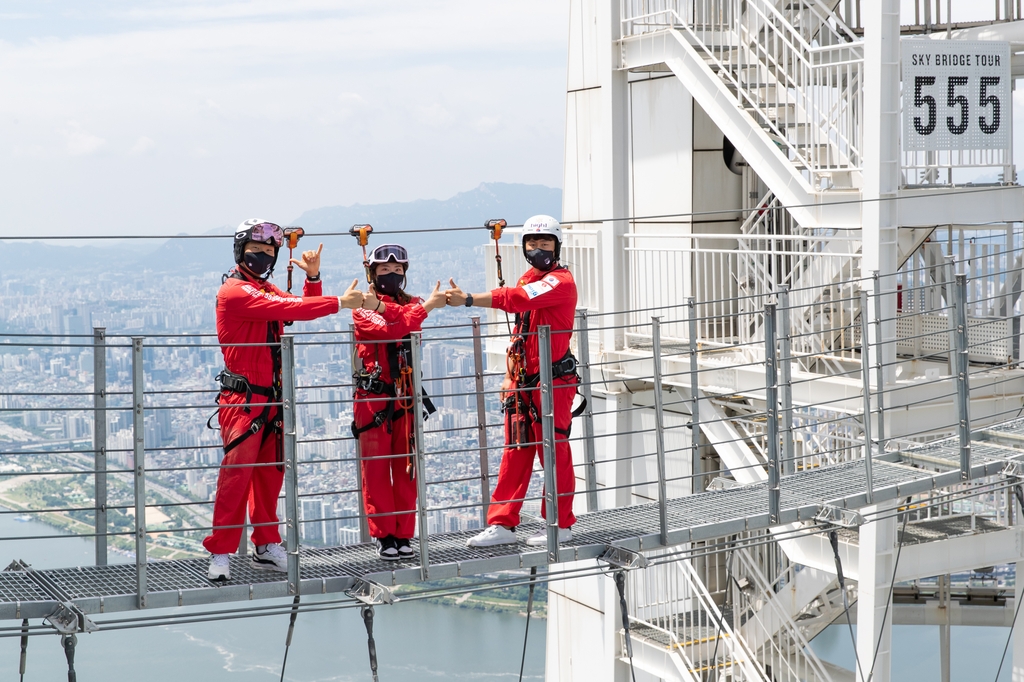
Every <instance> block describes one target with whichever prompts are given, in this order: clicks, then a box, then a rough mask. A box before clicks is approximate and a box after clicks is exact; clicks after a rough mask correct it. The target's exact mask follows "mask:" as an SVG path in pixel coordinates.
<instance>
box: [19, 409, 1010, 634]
mask: <svg viewBox="0 0 1024 682" xmlns="http://www.w3.org/2000/svg"><path fill="white" fill-rule="evenodd" d="M985 431H986V432H987V433H988V434H995V435H998V434H999V432H1000V431H1002V432H1003V433H1016V434H1024V419H1017V420H1014V421H1011V422H1008V423H1006V424H1005V425H1001V426H997V427H989V428H987V429H986V430H985ZM971 450H972V453H971V454H972V466H973V467H975V472H976V473H977V472H978V471H982V472H983V471H984V470H985V469H984V467H988V471H989V472H990V473H991V471H992V465H993V463H995V465H996V466H999V464H998V463H999V462H1002V461H1004V460H1006V459H1007V458H1009V457H1016V456H1017V455H1016V452H1017V451H1015V450H1014V449H1011V448H1008V447H1006V446H996V445H994V444H988V443H986V442H984V441H981V440H975V441H974V442H973V443H972V448H971ZM1019 452H1020V453H1021V454H1024V449H1022V450H1020V451H1019ZM921 457H925V458H927V459H928V461H929V462H932V464H930V465H927V466H928V467H929V468H930V469H935V468H936V466H938V468H939V469H942V470H944V469H945V468H946V464H945V463H946V462H948V463H949V464H948V467H949V468H956V467H958V466H959V458H960V448H959V443H958V441H957V440H956V439H945V440H943V441H938V442H934V443H929V444H927V445H921V446H915V447H914V448H912V449H911V450H908V451H906V452H905V453H901V458H900V459H901V461H902V462H903V463H892V462H889V461H883V460H874V463H873V478H874V489H875V490H876V491H880V490H887V489H888V490H889V491H890V492H889V497H888V498H887V499H892V497H893V496H894V494H893V493H892V488H893V486H907V485H908V484H914V485H919V486H920V489H922V490H923V489H928V488H929V487H931V486H932V484H933V482H934V481H935V480H936V477H937V476H943V475H945V476H946V479H945V480H946V483H945V484H944V485H948V474H942V473H936V472H935V471H931V470H929V468H915V467H913V466H908V464H910V463H913V462H921V461H923V460H922V459H921ZM936 463H939V464H936ZM995 470H996V471H998V469H995ZM866 481H867V478H866V472H865V467H864V462H863V461H855V462H846V463H842V464H836V465H832V466H828V467H822V468H819V469H814V470H809V471H802V472H799V473H796V474H793V475H791V476H785V477H783V478H782V480H781V483H780V492H781V495H780V497H781V508H782V511H783V512H786V511H787V510H788V511H789V512H792V511H793V510H796V509H802V508H806V507H808V506H820V505H823V504H836V505H839V506H844V507H846V506H850V507H855V506H857V505H860V504H862V503H863V496H864V492H865V489H866ZM767 511H768V487H767V485H766V484H759V485H750V486H742V487H735V488H730V489H726V490H715V491H707V492H703V493H699V494H696V495H690V496H686V497H681V498H676V499H672V500H669V501H668V503H667V512H668V522H669V528H670V530H672V531H678V530H686V529H694V528H697V527H702V530H703V532H704V536H707V537H715V535H714V533H716V532H717V533H719V535H725V534H728V533H731V532H735V525H736V524H737V522H739V523H741V524H742V525H743V526H744V527H746V528H748V529H755V528H763V527H765V523H766V516H767ZM658 519H659V513H658V505H657V504H656V503H652V504H646V505H638V506H631V507H626V508H621V509H605V510H600V511H596V512H592V513H589V514H582V515H581V516H580V517H579V519H578V521H577V524H576V525H575V526H574V527H573V539H572V541H570V542H568V543H563V544H562V547H563V548H564V549H570V548H577V549H581V548H587V552H585V553H582V554H578V555H577V556H589V557H593V556H597V555H598V554H599V553H600V550H601V549H603V547H604V546H606V545H609V544H614V543H620V542H628V541H634V540H636V539H637V538H645V537H646V538H648V539H649V538H650V536H652V535H656V534H657V533H658V532H659V530H660V527H659V521H658ZM970 524H971V520H970V517H969V516H958V517H945V518H942V519H929V520H925V521H921V522H915V523H913V524H910V525H909V526H908V528H907V533H906V538H905V539H906V542H908V543H919V542H929V541H933V540H939V539H943V538H947V537H953V536H957V535H963V534H966V533H970V532H984V531H987V530H994V529H995V528H998V527H1000V526H998V525H993V524H994V522H992V521H989V520H988V519H984V518H981V517H976V518H975V520H974V526H973V528H972V527H971V525H970ZM541 530H543V525H542V524H541V523H538V522H528V523H524V524H522V526H521V527H520V528H519V531H518V533H517V535H518V537H519V542H518V543H517V544H515V545H499V546H496V547H488V548H470V547H467V546H466V540H467V539H468V538H470V537H472V535H474V534H475V533H477V532H478V531H466V532H460V533H444V534H438V535H433V536H431V537H430V538H429V545H428V547H429V551H430V567H431V569H432V570H433V569H434V568H435V567H442V566H448V567H449V568H448V569H447V571H446V572H447V574H449V575H455V574H457V575H472V574H473V573H474V571H475V572H477V573H479V572H488V573H489V572H494V571H497V570H514V569H517V568H519V567H520V566H522V565H523V560H524V556H525V555H530V559H529V564H528V565H537V564H543V563H546V553H545V548H544V547H528V546H527V545H526V544H525V539H526V538H527V537H529V536H530V535H533V534H534V533H536V532H538V531H541ZM854 535H856V534H855V533H854ZM417 542H418V541H417V540H413V549H415V550H416V551H417V556H415V557H413V558H411V559H409V560H405V561H394V562H392V561H383V560H381V559H380V558H378V557H377V554H376V551H375V549H374V547H373V545H371V544H361V545H347V546H343V547H328V548H304V549H302V550H301V553H300V576H301V577H302V579H303V580H310V579H314V580H315V579H324V580H326V579H329V578H342V579H350V578H356V577H364V576H378V577H379V576H380V575H381V574H387V573H389V572H391V573H392V576H393V579H392V580H391V581H390V582H391V583H393V584H398V583H402V582H405V583H408V582H415V581H417V580H418V578H417V577H416V571H415V570H413V571H410V570H408V569H417V568H419V565H420V560H419V557H418V551H419V547H418V544H417ZM654 546H656V543H655V545H653V546H650V548H654ZM644 548H645V550H646V549H648V548H649V545H647V544H645V545H644ZM562 558H563V559H564V558H565V554H563V555H562ZM206 571H207V560H206V559H188V560H173V561H153V562H150V563H148V564H147V586H148V592H149V593H150V594H155V593H162V592H169V593H176V592H178V591H186V590H190V591H194V592H193V593H192V594H193V596H194V599H193V600H192V601H191V602H190V603H208V602H215V601H222V600H223V599H236V598H240V597H238V596H237V595H238V590H237V589H236V590H234V591H230V590H229V591H227V592H219V588H223V587H231V586H239V585H242V586H244V585H250V586H252V585H260V584H267V583H283V582H285V581H286V576H285V574H283V573H280V572H276V571H267V570H259V569H256V568H253V566H252V564H251V562H250V560H249V558H248V557H246V556H238V555H232V556H231V576H232V579H231V580H230V581H227V582H225V583H214V582H211V581H210V580H208V579H207V577H206ZM441 572H442V573H444V572H445V571H441ZM32 575H33V573H32V572H20V571H0V603H12V602H22V603H26V602H48V601H52V600H53V599H55V598H57V597H56V596H55V595H51V594H49V591H48V590H47V589H45V588H43V587H42V586H41V584H46V585H53V586H54V588H55V589H56V590H57V591H59V593H60V594H62V595H66V597H67V598H69V599H86V598H92V597H112V596H125V595H134V594H136V591H137V583H136V569H135V566H134V565H130V564H116V565H109V566H83V567H79V568H61V569H49V570H43V571H39V572H38V576H37V577H38V578H39V579H38V580H34V579H33V578H32ZM378 579H379V578H378ZM350 582H351V581H343V584H350ZM384 582H386V581H384ZM325 585H326V583H325ZM332 589H338V587H337V584H335V586H334V587H333V588H332ZM252 594H253V592H252V590H251V589H250V591H249V595H250V597H251V596H252ZM638 634H639V633H638ZM651 636H652V637H655V635H653V634H651Z"/></svg>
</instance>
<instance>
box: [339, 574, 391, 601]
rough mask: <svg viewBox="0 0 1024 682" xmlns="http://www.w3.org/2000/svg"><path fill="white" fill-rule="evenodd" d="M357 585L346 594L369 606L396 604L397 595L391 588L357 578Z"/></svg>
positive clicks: (346, 591)
mask: <svg viewBox="0 0 1024 682" xmlns="http://www.w3.org/2000/svg"><path fill="white" fill-rule="evenodd" d="M355 580H356V584H355V585H353V586H352V587H350V588H349V589H347V590H345V594H347V595H348V596H350V597H352V598H353V599H356V600H358V601H361V602H363V603H364V604H367V605H369V606H377V605H379V604H394V603H395V595H394V593H393V592H392V591H391V589H390V588H388V587H384V586H383V585H381V584H380V583H375V582H372V581H370V580H363V579H362V578H356V579H355Z"/></svg>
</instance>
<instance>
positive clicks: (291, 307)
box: [203, 270, 339, 554]
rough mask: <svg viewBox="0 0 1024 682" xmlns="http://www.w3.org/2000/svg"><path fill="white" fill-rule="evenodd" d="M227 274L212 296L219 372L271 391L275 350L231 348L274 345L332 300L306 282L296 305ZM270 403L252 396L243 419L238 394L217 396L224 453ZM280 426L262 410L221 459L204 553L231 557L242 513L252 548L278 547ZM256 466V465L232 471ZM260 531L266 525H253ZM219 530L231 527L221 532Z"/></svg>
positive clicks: (267, 286) (330, 308)
mask: <svg viewBox="0 0 1024 682" xmlns="http://www.w3.org/2000/svg"><path fill="white" fill-rule="evenodd" d="M237 272H238V271H237V270H236V271H234V272H233V273H232V276H230V277H228V279H227V280H225V282H224V284H222V285H221V287H220V290H219V291H218V292H217V338H218V339H219V340H220V343H221V344H222V345H221V352H222V353H223V354H224V365H225V367H227V369H228V371H230V372H233V373H235V374H241V375H242V376H244V377H245V378H246V379H248V381H249V383H250V384H251V385H252V386H260V387H271V386H273V385H274V383H275V376H274V363H275V359H274V356H275V355H277V356H278V357H279V354H280V348H279V347H277V348H275V347H272V346H231V345H229V344H244V343H268V342H271V343H276V342H278V341H280V339H281V329H282V323H283V322H284V321H285V320H290V321H291V320H294V321H297V320H314V319H316V318H318V317H324V316H325V315H333V314H334V313H337V312H338V307H339V306H338V299H337V298H336V297H334V296H327V297H325V296H321V293H322V288H321V284H320V282H310V281H308V280H307V281H306V283H305V285H303V287H302V295H303V298H299V297H297V296H293V295H291V294H287V293H285V292H283V291H281V290H280V289H278V288H277V287H275V286H274V285H273V284H271V283H270V282H264V281H261V280H258V279H255V278H250V277H248V276H244V275H243V276H244V279H238V278H237V277H238V275H237V274H236V273H237ZM267 402H277V401H274V400H271V398H270V397H269V396H262V395H257V394H253V395H252V398H251V407H250V410H249V412H246V411H245V410H244V409H243V406H245V405H246V394H244V393H235V392H234V391H226V390H222V391H221V392H220V399H219V403H220V411H219V412H218V416H217V419H218V420H219V421H220V428H221V431H220V435H221V438H222V439H223V441H224V445H225V446H227V444H228V443H230V442H231V441H232V440H234V439H235V438H237V437H238V436H239V435H241V434H242V433H243V432H245V430H246V429H248V428H249V427H250V426H251V425H252V423H253V420H254V419H256V418H257V417H259V416H260V415H261V414H262V413H263V410H264V408H263V407H262V404H263V403H267ZM277 421H280V417H279V416H278V408H276V407H273V408H271V409H270V414H269V418H268V419H267V424H266V425H265V426H264V427H263V428H262V429H260V431H259V432H257V433H255V434H253V435H251V436H249V437H248V438H246V439H245V440H244V441H242V442H241V443H239V444H238V445H236V446H235V447H234V448H232V449H231V450H230V451H229V452H227V453H225V455H224V460H223V461H222V462H221V465H222V466H221V470H220V473H219V475H218V477H217V497H216V498H215V500H214V503H213V526H214V528H213V532H212V533H211V534H210V535H208V536H207V537H206V539H204V540H203V546H204V547H206V549H207V551H209V552H210V553H211V554H230V553H232V552H235V551H237V550H238V545H239V541H240V540H241V537H242V525H243V524H244V523H245V506H246V502H248V505H249V520H250V521H251V523H252V524H253V525H254V526H255V527H254V528H253V531H252V542H253V544H255V545H265V544H267V543H270V542H280V541H281V535H280V533H279V532H278V527H277V525H278V519H277V497H278V495H279V494H280V492H281V483H282V481H283V478H284V473H283V472H282V471H280V470H279V469H278V468H277V466H276V463H277V461H278V452H279V448H280V440H281V435H280V433H279V432H278V431H276V430H275V429H272V428H271V424H273V423H274V422H277ZM253 464H261V465H264V466H253V467H250V466H240V467H237V468H235V467H236V466H237V465H253ZM259 524H266V525H259ZM222 526H231V527H230V528H228V527H222Z"/></svg>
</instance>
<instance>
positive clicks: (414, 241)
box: [0, 182, 562, 275]
mask: <svg viewBox="0 0 1024 682" xmlns="http://www.w3.org/2000/svg"><path fill="white" fill-rule="evenodd" d="M537 213H546V214H548V215H552V216H555V217H558V216H560V215H561V213H562V191H561V190H559V189H556V188H553V187H545V186H543V185H521V184H509V183H502V182H493V183H483V184H481V185H480V186H478V187H477V188H476V189H472V190H470V191H468V192H460V193H459V194H456V195H455V196H454V197H452V198H450V199H445V200H440V199H420V200H417V201H407V202H395V203H390V204H370V205H362V204H354V205H352V206H328V207H324V208H317V209H312V210H309V211H306V212H305V213H303V214H302V215H300V216H299V217H298V218H296V219H295V220H293V221H291V222H290V223H289V224H291V225H301V226H302V227H303V228H305V230H306V235H307V236H306V238H305V239H304V240H303V241H302V243H301V244H300V248H307V249H308V248H315V247H316V245H317V244H318V243H319V242H321V241H322V242H323V243H324V265H325V267H331V266H337V265H340V264H342V263H344V264H346V265H347V264H349V263H351V265H352V270H353V271H358V269H359V263H360V262H362V254H361V252H360V249H359V247H358V246H357V245H356V243H355V240H354V239H352V238H351V237H349V236H347V234H346V235H343V236H331V237H328V236H320V235H323V234H325V233H338V232H343V233H347V232H348V229H349V228H350V227H351V226H352V225H354V224H364V223H369V224H370V225H373V227H374V234H373V236H372V237H371V240H370V245H371V246H374V245H377V244H385V243H390V242H397V243H400V244H403V245H404V246H405V247H406V248H408V249H409V250H410V252H411V254H410V255H411V256H412V258H413V259H415V258H416V254H417V253H428V252H436V251H442V250H447V249H452V248H455V247H471V246H478V245H481V244H483V243H484V242H485V241H486V240H487V238H488V235H487V231H486V230H484V229H483V224H484V222H485V221H486V220H488V219H490V218H504V219H505V220H507V221H508V222H509V224H510V225H513V224H520V223H522V222H523V221H525V220H526V219H527V218H529V217H530V216H531V215H535V214H537ZM448 227H480V230H479V231H475V230H474V231H465V232H443V231H442V230H443V228H448ZM233 229H234V228H233V226H223V227H218V228H215V229H213V230H210V231H209V232H207V233H206V234H210V235H215V234H223V235H230V234H231V233H232V231H233ZM408 230H438V232H436V233H427V232H411V233H408V234H401V232H403V231H408ZM143 243H144V242H143ZM137 244H139V243H132V244H131V246H130V247H127V246H125V245H124V244H123V243H121V242H117V241H112V242H95V244H94V245H89V246H64V245H61V244H60V243H43V242H3V241H0V271H3V272H22V271H28V270H35V271H39V270H51V271H52V270H60V271H63V272H68V273H76V272H81V273H83V274H85V273H88V274H91V275H95V274H97V273H98V272H101V271H102V269H103V268H104V267H110V268H120V269H123V268H126V267H127V268H135V269H139V270H142V269H146V270H153V271H156V272H170V271H175V272H186V273H188V272H194V273H200V272H224V271H225V270H227V269H228V268H229V267H230V266H231V264H232V261H231V255H230V254H231V252H230V246H229V245H228V244H227V241H226V240H221V239H170V240H167V241H165V242H163V243H162V244H160V245H159V246H157V247H156V248H152V247H151V246H150V247H149V248H148V249H145V250H144V251H143V250H140V246H139V245H137ZM286 259H287V252H284V253H282V256H281V260H280V261H279V264H278V268H277V270H278V271H279V272H281V273H283V272H284V267H285V265H286V263H287V260H286Z"/></svg>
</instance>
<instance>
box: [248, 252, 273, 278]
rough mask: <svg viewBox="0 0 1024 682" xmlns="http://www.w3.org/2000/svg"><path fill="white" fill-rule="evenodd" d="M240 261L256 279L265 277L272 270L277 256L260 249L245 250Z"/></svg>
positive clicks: (268, 275)
mask: <svg viewBox="0 0 1024 682" xmlns="http://www.w3.org/2000/svg"><path fill="white" fill-rule="evenodd" d="M242 263H243V264H244V265H245V267H246V268H247V269H248V270H249V272H251V273H252V274H254V275H256V277H257V278H258V279H266V278H267V277H270V273H272V272H273V271H274V264H275V263H277V256H275V255H273V254H269V253H263V252H262V251H246V252H245V254H244V255H243V256H242Z"/></svg>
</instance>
